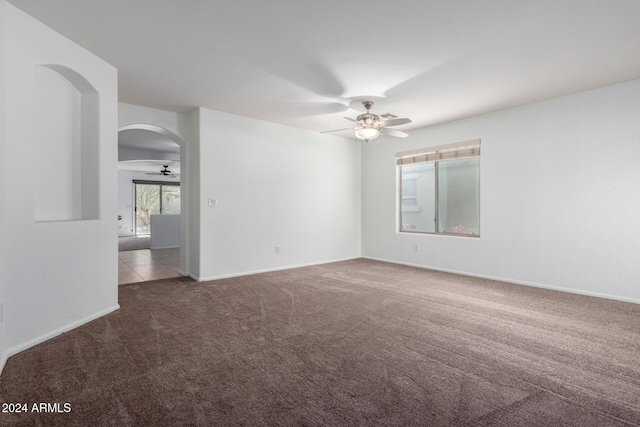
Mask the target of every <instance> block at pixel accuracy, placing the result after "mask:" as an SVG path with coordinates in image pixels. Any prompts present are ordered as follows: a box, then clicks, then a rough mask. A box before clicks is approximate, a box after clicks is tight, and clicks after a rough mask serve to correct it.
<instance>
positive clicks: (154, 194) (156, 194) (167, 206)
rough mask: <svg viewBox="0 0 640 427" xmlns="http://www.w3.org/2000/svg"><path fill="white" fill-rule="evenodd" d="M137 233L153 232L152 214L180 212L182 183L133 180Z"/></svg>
mask: <svg viewBox="0 0 640 427" xmlns="http://www.w3.org/2000/svg"><path fill="white" fill-rule="evenodd" d="M133 185H134V190H135V201H136V204H135V218H136V227H135V229H136V235H143V234H150V233H151V215H158V214H161V215H168V214H179V213H180V183H179V182H158V181H139V180H134V181H133Z"/></svg>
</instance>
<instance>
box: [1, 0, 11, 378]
mask: <svg viewBox="0 0 640 427" xmlns="http://www.w3.org/2000/svg"><path fill="white" fill-rule="evenodd" d="M6 29H7V16H6V2H4V1H0V100H1V101H0V305H1V306H0V307H4V304H5V288H6V287H7V220H6V217H7V209H8V207H9V206H10V205H9V199H8V198H7V183H8V180H7V174H6V169H7V163H6V159H7V141H6V137H5V129H6V121H5V117H6V102H5V101H4V100H5V99H6V63H7V62H6V48H7V41H6V35H7V34H6V33H7V30H6ZM7 349H8V345H7V342H6V339H5V323H4V322H0V372H2V369H3V368H4V364H5V362H6V358H7V355H8V354H7Z"/></svg>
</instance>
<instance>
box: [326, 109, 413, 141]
mask: <svg viewBox="0 0 640 427" xmlns="http://www.w3.org/2000/svg"><path fill="white" fill-rule="evenodd" d="M362 105H364V108H366V109H367V112H366V113H364V114H360V115H359V116H358V117H356V118H355V119H352V118H350V117H345V119H347V120H350V121H352V122H354V123H356V124H357V126H356V127H354V128H344V129H335V130H327V131H324V132H321V133H329V132H340V131H343V130H353V131H355V134H356V138H358V139H362V140H364V141H366V142H369V141H371V140H372V139H376V138H377V137H378V136H380V134H382V135H388V136H396V137H399V138H406V137H407V136H408V134H407V133H405V132H402V131H399V130H396V129H389V127H390V126H399V125H405V124H407V123H411V120H410V119H407V118H405V117H397V116H394V115H393V114H383V115H381V116H379V115H377V114H373V113H371V112H369V110H371V107H373V101H364V102H363V103H362Z"/></svg>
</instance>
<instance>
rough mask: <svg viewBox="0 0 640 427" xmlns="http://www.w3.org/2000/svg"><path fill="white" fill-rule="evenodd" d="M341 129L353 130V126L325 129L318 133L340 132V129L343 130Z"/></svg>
mask: <svg viewBox="0 0 640 427" xmlns="http://www.w3.org/2000/svg"><path fill="white" fill-rule="evenodd" d="M343 130H353V128H344V129H335V130H325V131H322V132H320V133H329V132H340V131H343Z"/></svg>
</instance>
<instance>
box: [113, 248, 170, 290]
mask: <svg viewBox="0 0 640 427" xmlns="http://www.w3.org/2000/svg"><path fill="white" fill-rule="evenodd" d="M179 268H180V249H179V248H176V249H154V250H151V249H140V250H135V251H122V252H118V285H124V284H126V283H136V282H145V281H147V280H156V279H166V278H168V277H179V276H180V273H179V272H178V270H179Z"/></svg>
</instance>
